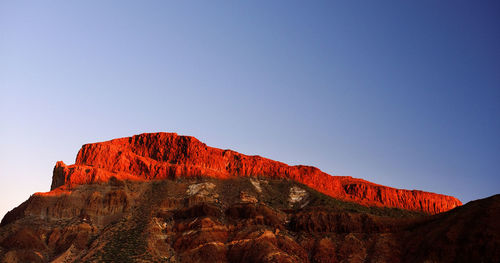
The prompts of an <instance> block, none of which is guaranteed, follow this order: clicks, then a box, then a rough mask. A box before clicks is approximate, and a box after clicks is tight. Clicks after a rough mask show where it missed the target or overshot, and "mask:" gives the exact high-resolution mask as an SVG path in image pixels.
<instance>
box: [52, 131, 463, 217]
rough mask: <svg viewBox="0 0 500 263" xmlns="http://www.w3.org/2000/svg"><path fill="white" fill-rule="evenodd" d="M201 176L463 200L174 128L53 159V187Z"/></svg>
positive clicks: (336, 192) (369, 200)
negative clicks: (221, 144) (218, 143)
mask: <svg viewBox="0 0 500 263" xmlns="http://www.w3.org/2000/svg"><path fill="white" fill-rule="evenodd" d="M200 176H204V177H213V178H221V179H227V178H231V177H235V176H248V177H265V178H271V179H289V180H294V181H297V182H300V183H302V184H305V185H307V186H309V187H311V188H313V189H316V190H318V191H320V192H322V193H324V194H327V195H329V196H331V197H334V198H338V199H342V200H346V201H353V202H356V203H359V204H362V205H369V206H380V207H395V208H402V209H408V210H413V211H422V212H425V213H429V214H436V213H440V212H444V211H448V210H450V209H452V208H454V207H457V206H460V205H461V204H462V203H461V202H460V201H459V200H458V199H456V198H454V197H451V196H445V195H440V194H434V193H429V192H423V191H417V190H411V191H410V190H401V189H395V188H391V187H387V186H382V185H378V184H374V183H371V182H368V181H365V180H361V179H356V178H352V177H346V176H331V175H329V174H326V173H324V172H322V171H321V170H319V169H318V168H316V167H312V166H304V165H296V166H289V165H287V164H284V163H281V162H277V161H273V160H270V159H267V158H263V157H260V156H248V155H244V154H240V153H237V152H235V151H232V150H221V149H218V148H213V147H209V146H207V145H206V144H204V143H202V142H200V141H199V140H197V139H196V138H194V137H190V136H179V135H177V134H175V133H149V134H140V135H136V136H132V137H127V138H120V139H115V140H111V141H106V142H101V143H92V144H86V145H83V147H82V148H81V149H80V151H79V152H78V155H77V158H76V162H75V164H74V165H69V166H66V165H65V164H64V163H63V162H57V164H56V166H55V168H54V175H53V180H52V187H51V189H52V190H54V189H56V188H58V187H61V186H63V187H64V188H68V189H69V188H71V187H73V186H75V185H80V184H89V183H96V182H107V181H108V180H110V178H117V179H118V180H138V181H145V180H157V179H166V178H168V179H174V178H178V177H200Z"/></svg>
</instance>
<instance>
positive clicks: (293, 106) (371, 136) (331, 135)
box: [0, 0, 500, 217]
mask: <svg viewBox="0 0 500 263" xmlns="http://www.w3.org/2000/svg"><path fill="white" fill-rule="evenodd" d="M499 14H500V2H498V1H455V0H454V1H425V0H424V1H288V0H287V1H247V2H244V1H145V2H143V1H141V2H139V1H1V2H0V194H1V196H0V197H1V198H0V217H3V215H4V214H5V213H6V212H7V211H9V210H11V209H13V208H14V207H16V206H18V205H19V204H21V203H22V202H23V201H24V200H26V199H28V197H29V196H30V195H31V194H33V193H34V192H45V191H48V190H50V183H51V177H52V169H53V167H54V165H55V163H56V161H58V160H63V161H64V162H65V163H67V164H72V163H74V160H75V157H76V154H77V152H78V150H79V149H80V147H81V145H83V144H85V143H92V142H99V141H105V140H110V139H113V138H119V137H126V136H131V135H134V134H139V133H144V132H159V131H164V132H177V133H178V134H182V135H191V136H195V137H197V138H198V139H200V140H201V141H203V142H205V143H206V144H207V145H209V146H214V147H218V148H223V149H233V150H236V151H239V152H241V153H244V154H258V155H261V156H264V157H267V158H271V159H274V160H278V161H282V162H285V163H288V164H291V165H295V164H305V165H313V166H316V167H318V168H320V169H321V170H323V171H325V172H327V173H329V174H332V175H342V176H352V177H356V178H363V179H366V180H369V181H372V182H375V183H379V184H383V185H388V186H392V187H397V188H404V189H419V190H425V191H430V192H435V193H442V194H447V195H453V196H455V197H457V198H459V199H460V200H461V201H462V202H464V203H466V202H468V201H470V200H475V199H479V198H484V197H487V196H491V195H493V194H498V193H500V173H499V171H500V15H499Z"/></svg>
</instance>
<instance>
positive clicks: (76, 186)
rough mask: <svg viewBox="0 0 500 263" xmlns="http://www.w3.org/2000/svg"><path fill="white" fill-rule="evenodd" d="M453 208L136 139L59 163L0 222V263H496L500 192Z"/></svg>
mask: <svg viewBox="0 0 500 263" xmlns="http://www.w3.org/2000/svg"><path fill="white" fill-rule="evenodd" d="M412 198H413V199H412ZM411 200H413V201H414V202H417V203H418V204H411ZM396 201H397V202H396ZM452 201H454V203H453V202H452ZM451 204H454V206H458V207H456V208H454V209H451V208H452V207H451V206H452V205H451ZM445 205H448V206H445ZM459 205H460V203H459V201H458V200H456V199H454V198H453V197H448V196H443V195H437V194H432V193H425V192H421V191H408V190H399V189H394V188H389V187H385V186H381V185H376V184H373V183H370V182H366V181H364V180H360V179H354V178H350V177H335V176H330V175H327V174H325V173H323V172H321V171H320V170H318V169H317V168H314V167H306V166H288V165H286V164H283V163H279V162H275V161H272V160H269V159H265V158H262V157H259V156H246V155H242V154H239V153H236V152H233V151H230V150H220V149H216V148H211V147H208V146H206V145H205V144H203V143H201V142H199V141H198V140H196V139H195V138H193V137H187V136H177V135H176V134H167V133H158V134H142V135H138V136H133V137H130V138H123V139H117V140H112V141H109V142H103V143H96V144H88V145H84V146H83V147H82V149H81V150H80V152H79V153H78V157H77V160H76V163H75V164H74V165H69V166H66V165H65V164H63V163H62V162H58V163H57V164H56V167H55V168H54V173H53V182H52V191H50V192H47V193H36V194H33V195H32V196H31V197H30V198H29V199H28V200H27V201H25V202H24V203H22V204H21V205H19V206H18V207H16V208H14V209H13V210H12V211H10V212H9V213H7V215H6V216H5V217H4V218H3V219H2V221H1V223H0V260H1V261H2V262H500V228H499V226H500V225H499V224H498V223H497V222H498V220H499V218H500V195H496V196H492V197H490V198H487V199H483V200H478V201H474V202H470V203H468V204H466V205H463V206H459ZM438 209H442V210H449V209H451V210H449V211H447V212H443V213H438V212H439V211H441V210H438ZM436 213H437V214H436ZM432 214H433V215H432Z"/></svg>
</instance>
